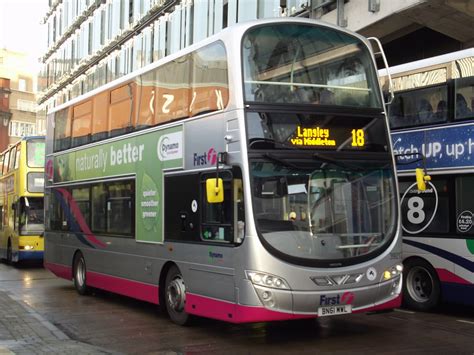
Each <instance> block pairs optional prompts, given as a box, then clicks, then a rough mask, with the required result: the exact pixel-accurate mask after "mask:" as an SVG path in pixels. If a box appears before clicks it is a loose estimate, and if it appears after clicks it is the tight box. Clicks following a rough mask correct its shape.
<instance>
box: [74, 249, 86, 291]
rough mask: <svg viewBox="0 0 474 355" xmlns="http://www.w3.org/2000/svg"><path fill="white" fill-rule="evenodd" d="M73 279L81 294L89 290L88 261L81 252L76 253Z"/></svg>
mask: <svg viewBox="0 0 474 355" xmlns="http://www.w3.org/2000/svg"><path fill="white" fill-rule="evenodd" d="M73 280H74V287H75V288H76V291H77V292H78V293H79V294H80V295H85V294H87V292H88V287H87V283H86V261H85V260H84V256H83V255H82V254H81V253H78V254H76V256H75V257H74V265H73Z"/></svg>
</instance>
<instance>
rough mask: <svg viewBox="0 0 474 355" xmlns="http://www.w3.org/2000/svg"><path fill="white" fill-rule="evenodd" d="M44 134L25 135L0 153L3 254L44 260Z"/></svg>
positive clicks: (10, 257)
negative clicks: (42, 135)
mask: <svg viewBox="0 0 474 355" xmlns="http://www.w3.org/2000/svg"><path fill="white" fill-rule="evenodd" d="M44 161H45V140H44V137H25V138H22V139H21V140H20V141H19V142H17V143H15V144H13V145H11V146H9V147H8V148H7V149H6V150H5V151H3V152H2V153H0V257H1V258H2V259H4V260H6V261H7V262H8V263H18V262H21V261H24V260H42V259H43V250H44V237H43V235H44V211H43V199H44V198H43V191H44Z"/></svg>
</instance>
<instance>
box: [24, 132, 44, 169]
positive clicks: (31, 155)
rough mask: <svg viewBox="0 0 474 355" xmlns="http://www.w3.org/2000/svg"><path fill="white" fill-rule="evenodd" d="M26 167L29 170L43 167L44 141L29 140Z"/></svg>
mask: <svg viewBox="0 0 474 355" xmlns="http://www.w3.org/2000/svg"><path fill="white" fill-rule="evenodd" d="M26 147H27V149H26V151H27V156H28V166H29V167H30V168H42V167H44V152H45V147H44V140H36V139H35V140H30V141H28V143H27V146H26Z"/></svg>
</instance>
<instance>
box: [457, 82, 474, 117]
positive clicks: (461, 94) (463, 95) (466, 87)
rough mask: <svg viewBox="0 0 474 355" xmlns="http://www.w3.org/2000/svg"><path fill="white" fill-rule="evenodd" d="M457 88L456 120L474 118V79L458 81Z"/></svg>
mask: <svg viewBox="0 0 474 355" xmlns="http://www.w3.org/2000/svg"><path fill="white" fill-rule="evenodd" d="M454 86H455V92H456V96H455V108H456V112H455V118H456V119H464V118H473V117H474V115H473V111H474V107H473V106H474V77H468V78H462V79H457V80H455V82H454Z"/></svg>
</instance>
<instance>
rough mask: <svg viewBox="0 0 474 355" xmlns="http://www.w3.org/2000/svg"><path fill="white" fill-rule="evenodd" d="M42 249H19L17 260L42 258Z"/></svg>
mask: <svg viewBox="0 0 474 355" xmlns="http://www.w3.org/2000/svg"><path fill="white" fill-rule="evenodd" d="M43 257H44V251H24V250H22V251H19V252H18V261H23V260H43Z"/></svg>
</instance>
